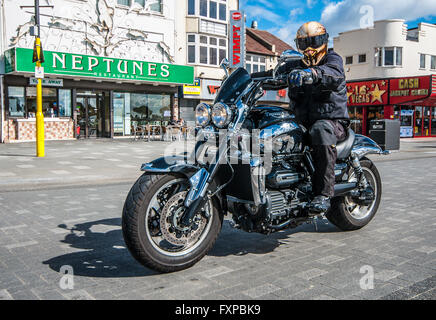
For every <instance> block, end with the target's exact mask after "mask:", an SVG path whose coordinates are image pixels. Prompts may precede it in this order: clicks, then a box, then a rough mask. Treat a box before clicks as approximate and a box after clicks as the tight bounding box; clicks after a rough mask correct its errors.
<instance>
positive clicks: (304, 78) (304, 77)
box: [288, 68, 317, 87]
mask: <svg viewBox="0 0 436 320" xmlns="http://www.w3.org/2000/svg"><path fill="white" fill-rule="evenodd" d="M316 80H317V79H316V72H315V71H314V70H313V69H310V68H308V69H297V70H293V71H291V73H289V76H288V84H289V86H290V87H301V86H303V84H312V83H314V82H316Z"/></svg>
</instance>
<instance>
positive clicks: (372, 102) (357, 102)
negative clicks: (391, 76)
mask: <svg viewBox="0 0 436 320" xmlns="http://www.w3.org/2000/svg"><path fill="white" fill-rule="evenodd" d="M388 95H389V93H388V81H386V80H374V81H361V82H352V83H348V84H347V98H348V100H347V102H348V105H349V106H379V105H386V104H388Z"/></svg>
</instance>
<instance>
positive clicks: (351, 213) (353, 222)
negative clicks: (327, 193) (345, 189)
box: [326, 157, 382, 231]
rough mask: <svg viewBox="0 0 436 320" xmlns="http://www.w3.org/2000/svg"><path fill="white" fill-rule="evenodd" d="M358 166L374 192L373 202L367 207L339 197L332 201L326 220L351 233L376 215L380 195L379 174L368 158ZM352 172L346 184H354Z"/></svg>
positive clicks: (351, 171) (344, 197)
mask: <svg viewBox="0 0 436 320" xmlns="http://www.w3.org/2000/svg"><path fill="white" fill-rule="evenodd" d="M360 165H361V167H362V169H363V173H364V175H365V178H366V180H367V182H368V183H369V184H370V185H371V187H372V189H373V190H374V195H375V197H374V200H373V201H372V202H371V203H370V204H369V205H360V204H358V203H356V202H355V201H354V200H353V198H352V197H351V196H341V197H336V198H333V199H332V203H331V208H330V210H329V211H328V212H327V214H326V217H327V219H328V220H329V221H330V222H331V223H333V224H334V225H335V226H337V227H338V228H339V229H341V230H344V231H351V230H357V229H360V228H363V227H364V226H366V225H367V224H368V223H369V222H370V221H371V220H372V219H373V218H374V216H375V214H376V213H377V210H378V207H379V205H380V201H381V195H382V182H381V178H380V174H379V172H378V170H377V168H376V166H375V165H374V163H373V162H372V161H371V160H369V159H368V158H365V157H364V158H362V160H360ZM356 181H357V179H356V177H355V174H354V170H353V169H350V171H349V173H348V182H356Z"/></svg>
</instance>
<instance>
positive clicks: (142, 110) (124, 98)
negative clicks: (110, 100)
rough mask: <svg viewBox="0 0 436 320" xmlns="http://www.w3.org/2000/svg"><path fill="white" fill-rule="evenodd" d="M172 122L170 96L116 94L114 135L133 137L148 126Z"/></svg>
mask: <svg viewBox="0 0 436 320" xmlns="http://www.w3.org/2000/svg"><path fill="white" fill-rule="evenodd" d="M170 120H171V98H170V96H169V95H165V94H143V93H128V92H114V135H131V134H134V132H135V131H137V130H138V128H141V126H144V125H146V124H149V123H153V122H155V121H159V122H160V121H163V122H168V121H170ZM135 128H136V130H135Z"/></svg>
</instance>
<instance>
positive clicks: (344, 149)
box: [336, 129, 356, 160]
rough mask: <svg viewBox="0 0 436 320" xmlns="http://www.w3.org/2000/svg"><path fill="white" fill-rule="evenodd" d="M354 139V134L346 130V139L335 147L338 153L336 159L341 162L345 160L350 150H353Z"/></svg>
mask: <svg viewBox="0 0 436 320" xmlns="http://www.w3.org/2000/svg"><path fill="white" fill-rule="evenodd" d="M355 139H356V134H355V133H354V131H353V130H351V129H348V132H347V138H345V140H344V141H341V142H338V144H337V145H336V151H337V153H338V159H339V160H343V159H346V158H347V157H348V156H349V155H350V153H351V149H353V145H354V140H355Z"/></svg>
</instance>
